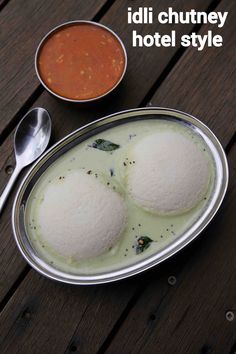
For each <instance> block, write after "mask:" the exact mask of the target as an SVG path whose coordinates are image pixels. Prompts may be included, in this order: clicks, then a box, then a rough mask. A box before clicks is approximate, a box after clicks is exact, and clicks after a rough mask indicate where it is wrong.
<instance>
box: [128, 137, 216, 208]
mask: <svg viewBox="0 0 236 354" xmlns="http://www.w3.org/2000/svg"><path fill="white" fill-rule="evenodd" d="M129 158H130V159H131V160H134V161H135V164H133V165H132V166H131V167H130V168H129V169H128V176H127V187H128V192H129V194H130V195H131V197H132V198H133V200H134V201H135V202H136V203H137V204H139V205H141V206H142V207H143V208H145V209H147V210H149V211H151V212H154V213H157V214H180V213H183V212H185V211H187V210H189V209H191V208H193V207H194V206H195V205H196V204H197V203H198V202H199V201H200V200H201V199H202V198H203V197H204V195H205V193H206V192H207V189H208V185H209V181H210V166H209V161H208V159H207V156H206V154H204V151H203V150H202V149H201V148H200V146H199V145H197V144H196V143H195V142H193V141H192V140H191V137H190V136H187V135H184V134H181V133H180V132H178V131H174V130H173V131H159V132H156V133H154V134H151V135H148V136H146V137H144V138H143V139H141V140H140V141H138V142H137V143H136V144H135V145H134V146H133V148H132V149H131V151H130V156H129Z"/></svg>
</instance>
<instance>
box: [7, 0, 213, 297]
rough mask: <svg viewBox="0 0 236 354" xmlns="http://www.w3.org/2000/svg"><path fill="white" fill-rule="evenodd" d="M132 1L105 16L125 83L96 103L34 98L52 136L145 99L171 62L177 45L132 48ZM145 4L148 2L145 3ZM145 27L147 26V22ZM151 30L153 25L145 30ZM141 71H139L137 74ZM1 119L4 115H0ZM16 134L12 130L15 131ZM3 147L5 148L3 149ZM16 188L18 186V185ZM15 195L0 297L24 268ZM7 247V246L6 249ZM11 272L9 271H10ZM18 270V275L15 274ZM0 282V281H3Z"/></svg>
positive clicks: (195, 0)
mask: <svg viewBox="0 0 236 354" xmlns="http://www.w3.org/2000/svg"><path fill="white" fill-rule="evenodd" d="M168 1H169V3H168V2H166V0H162V1H159V3H158V6H157V4H156V1H155V0H152V1H151V0H149V2H148V4H149V6H151V5H152V6H153V7H154V8H155V11H156V12H158V11H161V10H163V9H165V8H166V6H167V5H168V4H170V3H171V1H170V0H168ZM209 3H210V1H209V0H208V1H205V0H201V1H199V0H191V1H189V2H188V3H186V4H185V5H184V6H186V7H185V8H183V10H184V9H186V10H187V9H190V8H191V7H193V8H196V9H199V10H202V9H206V7H207V5H208V4H209ZM128 4H129V2H128V0H127V1H123V2H122V3H121V2H115V3H114V5H113V6H112V7H111V8H110V10H109V12H108V13H107V14H106V15H105V16H104V18H103V19H102V22H103V23H105V24H106V25H109V26H110V27H111V28H112V29H115V30H117V32H118V33H119V34H120V35H121V37H122V39H123V40H124V43H125V45H126V47H127V52H128V58H129V59H128V60H129V65H128V71H127V76H126V79H125V80H124V83H123V84H122V86H121V87H120V89H119V90H117V91H116V92H114V94H112V95H111V96H109V97H107V98H106V99H105V100H103V101H100V102H94V103H93V105H90V106H88V105H86V106H84V105H71V104H67V103H65V102H61V101H59V100H55V99H54V98H53V97H52V96H51V95H49V94H48V93H47V92H44V93H43V94H42V95H41V97H40V98H39V99H38V100H37V101H36V102H35V106H42V107H45V108H47V109H48V110H49V112H50V113H51V115H52V118H53V138H54V141H55V140H59V139H60V138H62V137H63V136H64V135H66V134H68V133H69V132H71V131H72V130H74V129H76V128H78V127H80V126H82V125H83V124H85V123H88V122H89V121H91V120H94V119H97V118H99V117H101V116H103V115H106V114H109V113H112V112H115V111H119V110H121V109H125V108H129V107H134V106H138V105H139V104H140V103H141V101H142V99H143V98H144V97H145V95H146V93H147V92H148V90H149V89H150V88H151V86H152V85H153V83H154V82H155V80H156V78H157V77H158V76H159V75H160V74H161V72H162V71H163V69H164V68H165V65H166V63H168V62H169V60H170V59H171V57H172V55H174V53H175V52H176V50H177V49H174V48H173V49H169V50H166V48H160V49H158V50H153V49H150V50H149V49H148V50H145V51H143V52H142V55H138V53H139V51H138V52H137V51H136V50H134V49H132V48H131V44H130V34H131V33H130V32H131V27H130V26H129V25H127V24H126V22H125V21H121V18H123V16H124V13H126V11H127V6H128ZM145 4H146V1H145V0H142V1H140V3H139V6H142V5H145ZM145 6H146V5H145ZM181 6H182V1H181V0H178V1H176V2H175V5H174V9H176V10H179V9H180V8H181ZM145 28H146V26H145ZM176 29H177V33H178V34H179V35H180V34H182V33H184V32H185V31H187V32H188V31H190V29H191V27H190V26H177V27H176ZM148 30H150V27H149V26H148V28H147V29H146V31H148ZM152 30H153V31H154V30H155V31H159V30H160V26H159V25H156V26H154V27H153V28H152ZM164 31H168V29H167V28H165V27H164V28H163V29H162V32H163V33H164ZM153 62H156V66H155V67H153V65H150V63H153ZM137 73H138V74H137ZM0 119H1V117H0ZM12 136H13V134H12ZM12 136H10V137H9V138H8V139H7V141H6V142H5V143H4V145H3V146H2V147H1V149H0V190H1V189H2V188H3V187H4V185H5V184H6V181H7V179H8V178H9V176H8V175H7V174H6V173H5V169H6V168H7V166H8V165H9V164H10V165H14V156H13V152H12ZM1 151H3V152H1ZM15 190H16V189H15ZM12 200H13V195H12V197H11V198H10V200H9V202H8V205H7V208H6V209H5V210H4V213H3V215H2V217H1V220H2V223H1V225H0V234H1V235H3V236H2V240H3V241H2V243H1V244H0V278H1V279H2V282H1V284H2V286H0V300H1V299H2V298H3V297H4V296H5V294H6V293H7V291H8V290H9V284H12V283H14V281H15V280H16V279H17V277H18V275H19V274H20V272H21V271H22V265H24V262H22V260H21V257H20V255H19V254H18V253H15V252H16V246H15V243H14V240H13V239H12V238H11V236H10V235H11V227H10V215H9V213H10V206H11V204H12ZM6 249H7V250H8V251H7V252H6ZM13 254H14V255H15V258H14V264H15V266H14V264H12V262H11V271H10V270H8V266H7V265H8V264H9V263H8V262H9V261H11V260H12V259H13ZM9 272H10V274H9ZM14 274H15V276H14ZM1 284H0V285H1Z"/></svg>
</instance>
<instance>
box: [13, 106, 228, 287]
mask: <svg viewBox="0 0 236 354" xmlns="http://www.w3.org/2000/svg"><path fill="white" fill-rule="evenodd" d="M154 112H156V115H157V116H158V115H167V116H168V114H169V115H172V116H173V117H175V118H177V119H182V120H184V121H185V122H191V123H192V125H194V126H195V124H194V123H197V125H196V126H197V128H198V129H199V130H200V131H202V132H203V133H204V134H206V133H208V134H209V136H210V137H211V138H212V140H211V139H210V137H208V138H209V139H210V140H211V141H213V140H214V146H215V144H216V148H217V152H218V153H219V157H220V161H221V163H222V167H223V169H222V173H223V179H222V185H221V188H220V190H219V193H220V196H219V193H218V196H217V199H218V200H217V203H216V204H215V205H214V208H211V209H210V216H209V217H208V218H206V217H205V218H203V222H202V224H200V225H199V227H198V229H197V230H196V231H195V232H193V233H192V234H190V236H188V237H186V238H185V239H184V238H183V235H184V234H185V233H186V232H185V233H184V234H183V235H181V236H179V237H178V238H177V239H175V240H174V241H173V245H174V247H172V248H173V249H170V250H169V251H168V252H166V250H168V248H169V247H168V244H167V245H165V246H164V248H163V249H161V250H159V251H157V252H155V253H154V254H152V255H151V256H150V257H147V258H145V259H143V260H140V261H137V262H136V263H135V264H133V265H132V264H131V265H128V266H126V267H124V268H122V269H121V270H111V271H110V272H108V271H107V272H105V273H103V274H97V275H96V274H95V275H92V274H89V275H86V276H82V275H76V274H71V273H66V272H65V271H58V270H56V269H55V268H54V267H51V266H49V265H47V269H46V270H45V269H44V268H43V266H42V264H44V263H45V264H46V262H43V261H42V259H40V257H37V255H35V254H34V257H35V258H36V259H37V261H33V260H32V259H31V258H30V257H29V255H28V253H27V252H26V250H25V248H24V247H25V245H24V242H23V237H22V235H21V233H20V230H19V219H20V212H21V207H22V196H23V195H22V193H23V192H24V191H25V189H26V187H27V186H28V185H29V182H30V180H31V179H32V177H33V176H35V174H36V172H37V168H38V169H39V168H40V166H42V162H43V161H44V160H45V159H46V160H45V161H48V160H50V157H51V156H53V155H51V154H52V153H53V152H54V153H55V152H56V151H57V150H58V149H59V150H60V148H62V147H63V146H64V145H68V144H69V143H70V142H72V141H73V140H75V139H76V137H77V138H78V137H79V135H78V134H79V133H81V132H85V133H86V132H89V131H92V130H93V129H94V128H95V127H96V126H97V127H100V126H102V125H103V122H105V123H104V124H105V125H106V124H108V123H109V122H110V121H111V122H115V121H116V120H118V119H117V117H118V118H119V117H120V118H122V116H123V115H127V117H123V119H124V120H125V119H128V118H129V114H135V113H138V115H144V116H145V115H146V114H155V113H154ZM157 112H158V113H157ZM124 124H125V123H124ZM199 126H200V128H199ZM105 130H106V129H105ZM92 135H94V134H92ZM63 144H64V145H63ZM59 150H58V151H59ZM218 150H219V151H218ZM211 152H212V151H211ZM35 169H36V171H35ZM216 173H217V170H216ZM228 180H229V168H228V162H227V157H226V154H225V152H224V149H223V147H222V145H221V143H220V142H219V140H218V138H217V137H216V136H215V134H214V133H213V132H212V131H211V129H210V128H208V126H207V125H205V124H204V123H203V122H201V121H200V120H199V119H197V118H195V117H194V116H192V115H190V114H188V113H185V112H182V111H180V110H176V109H172V108H165V107H143V108H134V109H128V110H122V111H120V112H116V113H113V114H110V115H107V116H104V117H102V118H99V119H97V120H95V121H93V122H90V123H88V124H86V125H83V126H82V127H80V128H78V129H76V130H74V131H73V132H71V133H70V134H68V135H66V136H65V137H64V138H62V139H60V140H59V141H58V142H56V143H55V144H54V145H53V146H52V147H51V148H49V149H48V150H47V151H46V152H45V153H44V154H43V155H42V156H41V157H40V158H39V159H38V160H37V161H36V162H35V163H34V164H33V165H32V167H31V168H30V170H29V171H28V172H27V173H26V175H25V176H24V178H23V180H22V182H21V184H20V186H19V188H18V191H17V193H16V196H15V199H14V203H13V208H12V229H13V235H14V239H15V241H16V244H17V246H18V249H19V250H20V252H21V254H22V255H23V257H24V258H25V260H26V261H27V262H28V263H29V264H30V265H31V266H32V267H33V268H34V269H35V270H37V271H38V272H39V273H41V274H42V275H44V276H46V277H48V278H50V279H53V280H57V281H60V282H63V283H69V284H77V285H95V284H103V283H109V282H113V281H118V280H121V279H125V278H128V277H131V276H134V275H136V274H139V273H141V272H143V271H145V270H147V269H150V268H152V267H154V266H155V265H157V264H160V263H161V262H163V261H165V260H166V259H168V258H170V257H172V256H173V255H174V254H176V253H178V252H179V251H180V250H182V249H183V248H184V247H186V246H187V245H188V244H189V243H190V242H192V241H193V240H194V239H196V238H197V237H198V236H199V234H200V233H201V232H202V231H203V230H204V229H205V228H206V227H207V225H208V224H209V223H210V222H211V220H212V219H213V217H214V216H215V214H216V213H217V211H218V209H219V208H220V206H221V204H222V201H223V199H224V197H225V193H226V190H227V187H228ZM20 201H21V203H20ZM195 224H197V221H196V222H195V223H193V224H192V225H191V227H193V225H195ZM177 241H178V242H177ZM163 251H165V254H163V255H161V254H162V253H163ZM157 255H161V256H159V258H156V257H157ZM62 274H63V275H64V276H62ZM66 274H67V275H68V276H67V277H66ZM104 274H106V276H104Z"/></svg>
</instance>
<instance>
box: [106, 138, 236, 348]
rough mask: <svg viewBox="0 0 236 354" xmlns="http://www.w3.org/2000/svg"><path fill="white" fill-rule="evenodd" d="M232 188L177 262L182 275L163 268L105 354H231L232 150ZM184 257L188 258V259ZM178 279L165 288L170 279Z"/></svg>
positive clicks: (233, 156) (235, 269)
mask: <svg viewBox="0 0 236 354" xmlns="http://www.w3.org/2000/svg"><path fill="white" fill-rule="evenodd" d="M229 162H230V167H231V169H230V171H231V186H230V189H229V191H228V194H227V198H226V200H225V202H224V205H223V207H222V209H221V211H220V213H219V215H218V217H216V219H215V220H214V221H213V222H212V223H211V225H210V226H209V227H208V229H207V231H206V232H205V233H204V235H202V237H201V238H200V239H199V240H197V241H195V242H194V244H193V245H192V246H191V247H189V248H188V250H186V251H185V252H184V257H183V255H179V256H177V258H179V260H180V262H181V263H182V266H183V270H182V271H180V272H179V274H178V270H176V269H175V267H174V264H173V267H172V270H170V271H169V273H168V272H166V269H165V267H164V268H163V271H162V272H161V274H160V275H159V276H158V277H157V276H156V277H155V276H153V279H152V280H153V281H151V282H150V284H149V286H148V287H147V288H146V289H145V291H144V292H143V294H142V296H141V297H140V299H139V300H138V302H137V303H136V305H135V306H134V307H133V308H132V310H131V311H130V313H129V315H128V317H127V318H126V321H125V322H124V325H123V326H122V327H121V329H120V331H119V332H118V334H117V335H116V337H115V339H114V341H113V342H112V343H111V345H110V347H109V348H108V350H107V352H108V353H122V352H124V351H125V352H126V353H131V352H132V353H139V352H140V351H141V352H143V353H154V352H155V353H157V354H159V353H179V354H182V353H229V352H230V349H231V347H232V346H233V344H234V343H235V341H236V335H235V331H236V320H233V321H231V322H230V321H228V320H227V319H226V314H227V312H228V311H233V313H234V315H235V316H236V312H235V310H236V300H235V299H236V261H235V251H234V250H235V230H234V224H235V209H236V185H235V183H234V181H235V178H236V174H235V172H236V144H234V147H233V149H232V150H231V151H230V156H229ZM187 252H188V254H186V253H187ZM170 275H174V276H175V277H176V278H177V282H176V284H175V286H170V285H168V281H167V279H168V276H170Z"/></svg>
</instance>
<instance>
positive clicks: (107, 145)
mask: <svg viewBox="0 0 236 354" xmlns="http://www.w3.org/2000/svg"><path fill="white" fill-rule="evenodd" d="M92 147H93V148H95V149H99V150H102V151H113V150H116V149H119V147H120V145H118V144H115V143H112V142H111V141H109V140H104V139H96V140H95V141H94V143H93V144H92Z"/></svg>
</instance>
